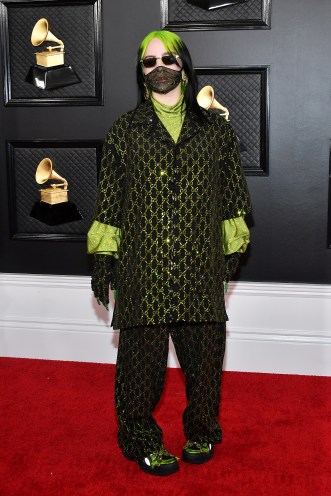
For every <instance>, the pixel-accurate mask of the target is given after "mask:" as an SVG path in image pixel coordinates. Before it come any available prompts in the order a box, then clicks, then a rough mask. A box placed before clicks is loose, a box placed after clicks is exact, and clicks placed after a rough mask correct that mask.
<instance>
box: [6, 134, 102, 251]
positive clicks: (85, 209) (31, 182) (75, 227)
mask: <svg viewBox="0 0 331 496" xmlns="http://www.w3.org/2000/svg"><path fill="white" fill-rule="evenodd" d="M102 146H103V140H73V141H70V140H65V141H55V140H33V141H19V140H10V141H9V140H8V141H7V142H6V148H7V175H8V191H9V195H8V199H9V221H10V222H9V224H10V236H11V239H14V240H34V241H36V240H47V241H86V233H87V231H88V229H89V227H90V225H91V223H92V220H93V213H94V208H95V200H96V192H97V182H98V174H99V165H100V162H101V154H102ZM45 157H49V158H51V160H52V162H53V167H54V170H56V172H57V173H58V174H59V175H60V176H62V177H64V178H66V179H67V181H68V185H69V186H68V188H69V201H70V203H72V205H74V206H75V207H77V210H78V211H79V213H80V214H81V215H82V218H81V219H78V220H74V221H71V222H67V223H62V224H60V225H48V224H47V223H45V222H43V221H41V220H38V219H37V218H34V217H33V216H31V212H32V210H33V208H34V206H35V204H37V203H39V200H40V195H39V189H40V188H41V186H40V185H39V184H37V183H36V181H35V172H36V168H37V166H38V164H39V163H40V161H41V160H42V159H43V158H45Z"/></svg>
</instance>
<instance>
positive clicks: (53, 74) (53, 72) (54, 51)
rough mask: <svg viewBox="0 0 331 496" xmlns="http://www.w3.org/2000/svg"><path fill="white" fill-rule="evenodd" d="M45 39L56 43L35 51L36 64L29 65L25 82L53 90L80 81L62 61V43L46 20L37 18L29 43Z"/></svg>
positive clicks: (40, 43)
mask: <svg viewBox="0 0 331 496" xmlns="http://www.w3.org/2000/svg"><path fill="white" fill-rule="evenodd" d="M45 41H48V42H50V43H57V44H56V45H48V46H46V50H43V51H40V52H35V55H36V64H34V65H32V66H31V67H30V70H29V72H28V75H27V76H26V79H25V80H26V82H28V83H31V84H33V85H34V86H36V87H37V88H40V89H42V90H53V89H56V88H61V87H63V86H69V85H71V84H75V83H80V79H79V77H78V76H77V74H76V73H75V71H74V70H73V68H72V67H71V66H70V65H66V64H65V63H64V54H65V52H64V43H63V41H61V40H59V38H57V37H56V36H54V34H53V33H51V31H50V30H49V27H48V21H47V19H45V18H42V19H39V21H38V22H37V23H36V24H35V26H34V28H33V30H32V34H31V43H32V45H33V46H40V45H42V44H43V43H44V42H45Z"/></svg>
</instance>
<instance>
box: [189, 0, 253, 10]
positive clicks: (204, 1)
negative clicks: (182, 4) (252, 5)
mask: <svg viewBox="0 0 331 496" xmlns="http://www.w3.org/2000/svg"><path fill="white" fill-rule="evenodd" d="M187 1H188V3H190V4H191V5H194V6H195V7H200V8H201V9H204V10H214V9H220V8H221V7H229V6H230V5H237V4H239V3H246V2H247V0H187Z"/></svg>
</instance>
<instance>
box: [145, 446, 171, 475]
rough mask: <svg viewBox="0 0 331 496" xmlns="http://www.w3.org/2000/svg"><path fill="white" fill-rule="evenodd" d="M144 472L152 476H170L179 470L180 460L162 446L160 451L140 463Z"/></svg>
mask: <svg viewBox="0 0 331 496" xmlns="http://www.w3.org/2000/svg"><path fill="white" fill-rule="evenodd" d="M138 464H139V467H140V468H141V470H143V471H144V472H147V473H148V474H152V475H170V474H173V473H175V472H177V470H178V469H179V464H178V458H177V457H176V456H174V455H172V454H171V453H168V451H167V450H166V449H165V448H164V446H161V447H160V449H159V450H158V451H155V452H154V453H151V454H150V455H148V456H146V457H145V458H144V459H143V460H141V461H139V462H138Z"/></svg>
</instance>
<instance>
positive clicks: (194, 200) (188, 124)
mask: <svg viewBox="0 0 331 496" xmlns="http://www.w3.org/2000/svg"><path fill="white" fill-rule="evenodd" d="M204 116H205V119H204V121H203V122H202V123H201V122H199V120H198V118H197V116H196V115H195V114H194V113H193V112H192V111H190V110H187V111H186V115H185V118H184V122H183V125H182V129H181V133H180V136H179V138H178V140H177V143H175V142H174V141H173V139H172V138H171V136H170V135H169V133H168V132H167V130H166V129H165V127H164V126H163V124H162V123H161V121H160V120H159V118H158V117H157V115H156V114H155V112H154V108H153V104H152V103H151V102H150V101H146V102H144V103H142V104H141V105H140V106H138V107H137V109H135V110H133V111H130V112H127V113H126V114H124V115H123V116H121V117H119V118H118V119H117V121H116V122H115V123H114V125H113V126H112V128H111V129H110V131H109V133H108V135H107V138H106V140H105V144H104V150H103V159H102V164H101V171H100V178H99V192H98V199H97V209H96V215H95V222H94V224H95V225H97V226H98V229H97V233H96V234H95V230H94V236H95V235H96V237H97V238H99V239H98V240H97V245H98V246H108V247H109V246H111V245H113V246H115V245H116V246H118V247H119V248H118V253H116V252H117V250H116V249H115V250H113V249H112V248H109V249H105V248H101V249H99V250H98V249H97V248H96V249H95V250H92V251H91V252H92V253H93V252H94V253H98V252H99V253H107V252H108V253H109V254H111V253H112V251H113V255H115V256H116V258H118V259H117V261H116V269H115V272H116V274H115V275H114V278H113V280H112V289H115V286H116V289H117V298H116V303H115V309H114V315H113V322H112V325H113V327H114V328H123V327H132V326H137V325H157V324H162V323H169V322H178V321H186V322H224V321H225V320H227V314H226V310H225V305H224V292H223V281H224V280H225V279H226V270H227V260H226V259H227V257H225V256H224V253H223V251H222V229H221V225H222V221H223V220H226V219H232V218H237V217H240V216H243V215H244V214H247V213H248V212H250V211H251V202H250V198H249V193H248V189H247V184H246V179H245V176H244V173H243V169H242V166H241V162H240V157H239V152H238V147H237V141H236V137H235V134H234V132H233V130H232V128H231V126H230V124H229V123H228V122H226V121H225V120H224V119H223V117H221V116H220V115H219V114H215V113H213V112H211V111H204ZM101 238H103V239H101Z"/></svg>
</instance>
